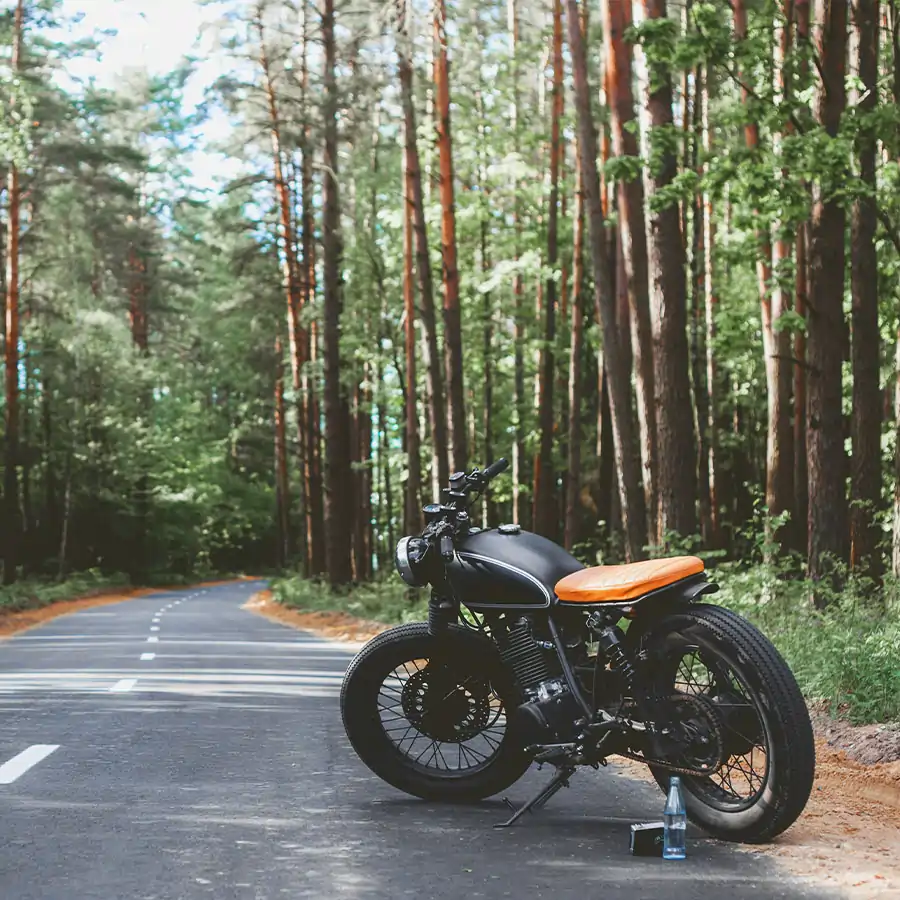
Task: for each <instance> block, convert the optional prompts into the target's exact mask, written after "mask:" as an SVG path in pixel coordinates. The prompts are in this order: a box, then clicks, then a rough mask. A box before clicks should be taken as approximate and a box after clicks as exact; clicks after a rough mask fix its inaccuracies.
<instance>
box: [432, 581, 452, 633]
mask: <svg viewBox="0 0 900 900" xmlns="http://www.w3.org/2000/svg"><path fill="white" fill-rule="evenodd" d="M458 621H459V600H457V599H455V598H454V597H453V595H452V594H451V593H450V592H449V591H448V592H447V593H444V592H442V591H438V590H433V591H432V592H431V597H430V598H429V599H428V633H429V634H430V635H431V636H432V637H435V636H436V635H439V634H441V633H442V632H444V631H446V630H447V627H448V626H450V625H453V624H454V623H455V622H458Z"/></svg>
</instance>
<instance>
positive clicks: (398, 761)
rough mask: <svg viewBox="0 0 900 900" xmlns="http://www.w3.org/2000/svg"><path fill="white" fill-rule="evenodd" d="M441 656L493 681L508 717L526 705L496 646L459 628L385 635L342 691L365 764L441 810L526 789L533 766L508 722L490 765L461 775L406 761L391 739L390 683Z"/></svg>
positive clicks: (404, 628) (367, 650) (418, 626)
mask: <svg viewBox="0 0 900 900" xmlns="http://www.w3.org/2000/svg"><path fill="white" fill-rule="evenodd" d="M436 656H437V657H438V658H440V657H441V656H444V657H445V658H447V659H451V660H454V661H456V662H454V665H458V660H465V666H466V669H467V671H468V670H469V669H470V668H471V670H472V671H473V672H474V673H475V675H477V676H478V677H483V678H485V679H487V683H489V684H490V688H491V689H492V691H493V694H494V696H496V697H498V698H499V699H500V700H501V701H502V704H503V707H504V709H505V712H506V715H507V717H508V716H510V715H511V714H512V712H513V710H514V709H515V708H516V707H517V706H518V705H519V703H521V702H522V700H521V692H520V691H519V688H518V687H517V685H516V683H515V681H514V679H513V678H512V676H511V675H510V673H509V671H508V670H507V669H506V667H505V666H504V664H503V662H502V660H501V659H500V655H499V653H498V651H497V648H496V646H495V645H494V644H493V642H492V641H491V640H490V639H489V638H487V637H485V636H483V635H479V634H476V633H474V632H472V631H471V630H469V629H467V628H464V627H462V626H458V625H451V626H449V628H448V629H447V630H446V631H444V632H442V633H440V634H439V635H431V634H429V631H428V625H427V624H425V623H424V622H421V623H420V622H416V623H412V624H409V625H400V626H398V627H396V628H392V629H390V630H389V631H385V632H383V633H382V634H380V635H378V636H377V637H376V638H374V639H373V640H372V641H370V642H369V643H368V644H366V646H365V647H363V648H362V650H360V651H359V653H358V654H357V655H356V657H354V659H353V660H352V662H351V663H350V666H349V668H348V669H347V673H346V675H345V676H344V681H343V686H342V689H341V718H342V720H343V724H344V729H345V731H346V733H347V737H348V738H349V740H350V744H351V745H352V747H353V749H354V750H355V751H356V754H357V755H358V756H359V758H360V759H361V760H362V762H363V763H365V765H366V766H368V768H369V769H371V771H373V772H374V773H375V774H376V775H377V776H378V777H379V778H381V779H382V780H383V781H385V782H387V783H388V784H390V785H392V786H393V787H395V788H397V789H398V790H401V791H403V792H405V793H407V794H411V795H412V796H414V797H419V798H421V799H423V800H433V801H439V802H456V803H470V802H474V801H477V800H482V799H484V798H485V797H490V796H492V795H493V794H497V793H499V792H500V791H503V790H505V789H506V788H508V787H509V786H510V785H512V784H514V783H515V782H516V781H518V780H519V778H521V777H522V775H523V774H524V773H525V771H526V770H527V769H528V767H529V765H530V763H531V760H530V758H529V757H527V756H526V755H525V753H524V751H523V749H522V747H521V744H520V743H519V742H517V741H516V740H515V738H514V736H513V735H512V734H511V733H510V728H509V722H508V721H507V723H506V731H505V733H504V735H503V737H502V739H501V740H499V747H498V749H497V750H496V751H495V752H494V754H493V756H492V757H491V758H490V759H489V760H488V761H487V762H486V763H485V764H483V765H482V766H479V767H477V768H476V770H475V771H471V772H456V773H454V772H451V771H443V772H442V771H437V770H435V769H432V770H430V771H429V770H428V769H427V767H426V766H423V765H421V764H419V763H417V762H416V761H414V760H413V759H411V758H410V757H409V756H406V755H405V754H404V753H402V752H401V751H400V749H398V747H397V746H396V745H395V744H394V742H393V741H392V740H391V738H390V737H389V736H388V734H387V732H386V730H385V727H384V724H383V722H382V719H381V716H380V714H379V692H380V690H381V687H382V684H383V682H384V681H385V679H386V678H389V677H390V675H391V673H392V672H393V671H395V670H396V669H397V668H398V667H400V666H402V665H403V664H404V663H408V662H409V661H412V660H419V659H433V658H435V657H436ZM479 667H480V669H481V671H479ZM401 743H402V742H401Z"/></svg>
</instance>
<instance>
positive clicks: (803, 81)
mask: <svg viewBox="0 0 900 900" xmlns="http://www.w3.org/2000/svg"><path fill="white" fill-rule="evenodd" d="M809 3H810V0H794V16H795V19H796V23H797V45H798V46H805V45H806V44H807V42H808V40H809ZM797 78H798V81H797V87H798V89H801V90H802V89H805V88H806V87H807V85H808V80H809V64H808V62H807V59H806V57H805V56H802V57H801V60H800V65H799V68H798V72H797ZM808 229H809V223H808V222H802V223H801V224H800V226H799V228H798V229H797V242H796V243H797V247H796V254H797V263H796V268H797V284H796V292H795V294H794V312H795V313H796V314H797V315H798V316H800V317H801V318H802V319H806V314H807V313H806V311H807V307H808V304H807V286H808V275H809V269H808V253H807V251H808V247H809V232H808ZM794 360H795V361H794V524H795V528H794V534H795V537H794V542H795V546H796V548H797V550H798V551H800V552H802V551H803V550H805V549H806V546H807V519H808V515H809V474H808V472H807V456H808V450H807V446H806V380H807V379H806V329H805V328H798V329H797V331H796V333H795V335H794Z"/></svg>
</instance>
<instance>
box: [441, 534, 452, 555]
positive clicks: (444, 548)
mask: <svg viewBox="0 0 900 900" xmlns="http://www.w3.org/2000/svg"><path fill="white" fill-rule="evenodd" d="M441 556H442V557H443V558H444V559H453V538H452V537H451V536H450V535H449V534H445V535H442V536H441Z"/></svg>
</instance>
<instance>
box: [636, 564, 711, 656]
mask: <svg viewBox="0 0 900 900" xmlns="http://www.w3.org/2000/svg"><path fill="white" fill-rule="evenodd" d="M718 591H719V585H718V584H716V583H715V582H714V581H708V580H707V578H706V573H705V572H701V573H700V574H698V575H694V576H692V577H691V578H685V579H684V580H683V581H679V582H677V583H676V584H670V585H667V586H666V587H664V588H660V589H659V590H656V591H652V592H651V593H649V594H646V595H644V596H643V597H641V599H640V600H636V601H635V602H634V603H633V604H631V605H630V607H625V608H624V609H623V615H625V616H626V617H627V618H628V619H630V620H631V624H630V625H629V627H628V642H629V643H631V642H632V640H633V639H634V638H639V637H640V635H641V634H643V632H644V631H646V630H647V629H648V628H649V627H650V626H652V625H653V624H654V623H655V622H657V621H658V620H659V619H661V618H663V617H664V616H666V615H668V614H669V613H671V612H673V611H674V610H676V609H679V608H681V607H684V606H689V605H690V604H692V603H696V602H697V601H698V600H699V599H700V598H701V597H704V596H706V595H707V594H715V593H718ZM632 646H634V645H633V644H632Z"/></svg>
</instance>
